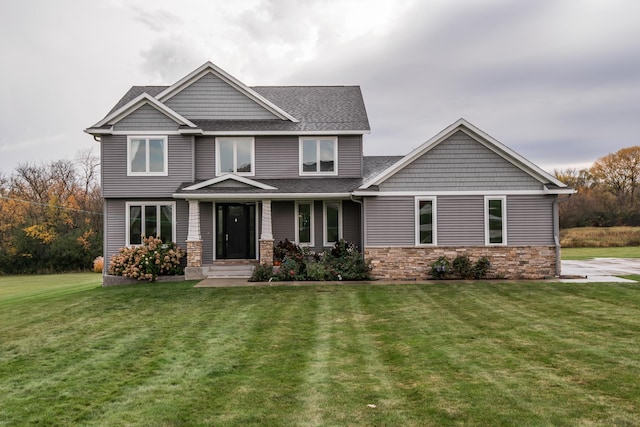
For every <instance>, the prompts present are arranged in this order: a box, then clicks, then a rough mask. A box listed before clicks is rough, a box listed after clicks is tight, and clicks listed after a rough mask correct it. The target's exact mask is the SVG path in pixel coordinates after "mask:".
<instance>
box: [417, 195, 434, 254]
mask: <svg viewBox="0 0 640 427" xmlns="http://www.w3.org/2000/svg"><path fill="white" fill-rule="evenodd" d="M436 212H437V211H436V199H435V198H433V197H428V198H427V197H419V198H416V246H420V245H435V244H436V236H437V234H436V223H437V222H436V215H437V213H436Z"/></svg>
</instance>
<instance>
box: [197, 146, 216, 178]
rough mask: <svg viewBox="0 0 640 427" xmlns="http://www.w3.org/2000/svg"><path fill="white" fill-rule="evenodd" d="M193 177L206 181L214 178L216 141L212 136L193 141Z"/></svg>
mask: <svg viewBox="0 0 640 427" xmlns="http://www.w3.org/2000/svg"><path fill="white" fill-rule="evenodd" d="M195 152H196V154H195V168H196V170H195V176H196V179H202V180H207V179H211V178H214V177H215V176H216V139H215V138H214V137H212V136H206V137H200V138H199V137H196V139H195Z"/></svg>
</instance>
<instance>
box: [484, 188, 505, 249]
mask: <svg viewBox="0 0 640 427" xmlns="http://www.w3.org/2000/svg"><path fill="white" fill-rule="evenodd" d="M484 209H485V211H484V218H485V243H486V244H487V245H506V244H507V198H506V197H485V199H484Z"/></svg>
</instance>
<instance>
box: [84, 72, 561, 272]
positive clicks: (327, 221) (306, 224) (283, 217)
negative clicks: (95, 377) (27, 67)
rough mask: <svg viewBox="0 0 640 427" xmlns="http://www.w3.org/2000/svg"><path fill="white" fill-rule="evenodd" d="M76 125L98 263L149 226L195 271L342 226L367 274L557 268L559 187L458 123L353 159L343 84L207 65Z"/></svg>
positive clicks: (354, 137) (313, 241)
mask: <svg viewBox="0 0 640 427" xmlns="http://www.w3.org/2000/svg"><path fill="white" fill-rule="evenodd" d="M86 132H87V133H89V134H91V135H93V136H94V138H96V139H98V140H99V141H100V143H101V156H102V191H103V197H104V202H105V204H104V205H105V207H104V215H105V216H104V218H105V221H104V224H105V225H104V227H105V228H104V237H105V245H104V254H105V258H106V259H107V260H108V259H109V258H110V257H111V256H112V255H113V254H114V253H116V252H117V251H118V249H119V248H120V247H123V246H128V245H136V244H140V243H141V239H142V236H150V235H156V236H159V237H160V238H161V239H163V240H165V241H169V240H170V241H175V242H177V243H178V244H179V245H181V246H183V247H186V249H187V268H186V271H185V274H186V276H187V278H202V277H206V276H207V275H208V274H209V273H210V272H211V271H213V272H215V269H216V265H217V264H216V263H217V262H219V261H221V260H253V261H259V262H263V263H271V262H272V257H273V247H274V241H275V242H278V241H280V240H284V239H285V238H287V239H289V240H291V241H293V242H296V243H297V244H299V245H302V246H309V247H312V248H315V249H316V250H322V249H323V248H326V247H329V246H332V245H333V244H334V243H335V242H336V241H337V240H338V239H340V238H344V239H346V240H348V241H349V242H353V243H355V244H356V245H357V246H358V247H359V248H361V249H362V250H363V253H364V255H365V257H366V258H367V259H369V260H370V261H371V263H372V266H373V275H374V276H378V277H387V278H403V279H409V278H425V277H426V275H427V272H428V270H429V264H430V263H431V262H433V261H434V260H435V259H437V258H438V257H439V256H440V255H452V256H455V255H456V254H467V255H469V256H470V257H471V258H474V257H480V256H487V257H489V258H490V260H491V262H492V270H493V271H494V272H496V273H498V274H500V275H503V276H505V277H531V278H534V277H536V278H537V277H546V276H554V275H557V274H559V242H558V217H557V212H558V209H557V198H558V195H559V194H568V193H571V192H572V190H571V189H568V188H566V186H565V185H564V184H563V183H561V182H559V181H558V180H556V179H555V178H554V177H553V176H551V175H549V174H548V173H546V172H545V171H543V170H541V169H540V168H538V167H537V166H535V165H534V164H532V163H531V162H529V161H528V160H526V159H524V158H523V157H521V156H519V155H518V154H516V153H515V152H513V151H512V150H510V149H509V148H507V147H506V146H504V145H502V144H501V143H500V142H498V141H496V140H495V139H493V138H491V137H490V136H489V135H487V134H485V133H484V132H482V131H481V130H479V129H478V128H476V127H475V126H473V125H471V124H470V123H468V122H467V121H465V120H463V119H460V120H458V121H457V122H455V123H453V124H452V125H450V126H449V127H447V128H446V129H444V130H443V131H442V132H440V133H439V134H438V135H436V136H434V137H433V138H431V139H430V140H428V141H427V142H425V143H424V144H423V145H421V146H420V147H419V148H417V149H416V150H414V151H413V152H411V153H409V154H408V155H406V156H371V157H366V156H363V136H364V135H366V134H368V133H369V132H370V131H369V122H368V119H367V114H366V110H365V106H364V101H363V99H362V94H361V91H360V88H359V87H357V86H258V87H248V86H246V85H244V84H243V83H242V82H240V81H239V80H237V79H236V78H234V77H233V76H231V75H229V74H228V73H226V72H225V71H223V70H221V69H220V68H219V67H217V66H215V65H214V64H212V63H209V62H208V63H206V64H204V65H203V66H201V67H199V68H198V69H196V70H194V71H193V72H191V73H189V74H188V75H187V76H185V77H184V78H182V79H181V80H179V81H178V82H176V83H175V84H173V85H171V86H133V87H132V88H131V89H130V90H129V91H128V92H127V93H126V94H125V95H124V97H123V98H122V99H121V100H120V101H119V102H118V103H117V104H116V105H115V106H114V107H113V109H112V110H111V111H110V112H109V113H108V114H107V115H106V117H104V118H103V119H102V120H100V121H99V122H98V123H96V124H95V125H94V126H91V127H90V128H88V129H86Z"/></svg>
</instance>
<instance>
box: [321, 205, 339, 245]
mask: <svg viewBox="0 0 640 427" xmlns="http://www.w3.org/2000/svg"><path fill="white" fill-rule="evenodd" d="M323 223H324V226H323V235H324V236H323V240H324V242H323V244H324V246H331V245H333V244H335V243H336V242H337V241H338V240H340V239H341V238H342V202H340V201H335V202H334V201H329V202H324V209H323Z"/></svg>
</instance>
